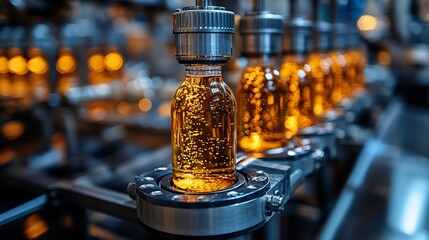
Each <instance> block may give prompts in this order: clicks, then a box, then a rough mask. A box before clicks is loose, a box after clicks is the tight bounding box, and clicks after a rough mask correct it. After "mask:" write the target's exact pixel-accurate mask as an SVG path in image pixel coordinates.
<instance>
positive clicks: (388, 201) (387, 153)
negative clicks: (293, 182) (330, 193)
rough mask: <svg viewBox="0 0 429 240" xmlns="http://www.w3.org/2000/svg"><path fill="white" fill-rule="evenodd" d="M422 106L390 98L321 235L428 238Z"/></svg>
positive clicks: (428, 162) (428, 182)
mask: <svg viewBox="0 0 429 240" xmlns="http://www.w3.org/2000/svg"><path fill="white" fill-rule="evenodd" d="M428 116H429V111H428V110H426V109H421V108H416V107H410V106H406V105H404V104H403V103H399V102H393V103H392V104H391V105H390V106H389V108H388V109H387V111H386V112H385V116H384V117H382V118H381V119H380V125H379V126H378V131H377V132H378V134H377V136H378V137H377V138H375V139H373V140H371V141H368V142H367V143H366V145H365V147H364V150H363V152H362V154H361V156H360V157H359V159H358V162H357V163H356V167H355V168H354V169H353V172H352V174H351V176H350V178H349V179H348V181H347V183H346V186H345V189H344V190H343V191H342V193H341V195H340V197H339V199H338V202H337V204H336V206H335V208H334V210H333V211H332V213H331V214H330V217H329V219H328V221H327V222H326V224H325V227H324V228H323V231H322V232H321V234H320V237H319V238H320V239H323V240H324V239H427V238H428V237H429V215H428V213H429V173H428V171H427V169H429V159H428V158H427V156H426V154H427V151H426V150H427V141H425V140H424V139H425V138H426V135H424V133H425V132H426V131H429V124H427V117H428Z"/></svg>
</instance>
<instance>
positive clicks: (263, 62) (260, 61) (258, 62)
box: [247, 56, 275, 66]
mask: <svg viewBox="0 0 429 240" xmlns="http://www.w3.org/2000/svg"><path fill="white" fill-rule="evenodd" d="M272 65H275V61H274V58H273V57H269V56H260V57H252V58H249V62H248V63H247V66H272Z"/></svg>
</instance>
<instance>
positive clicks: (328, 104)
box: [307, 53, 334, 115]
mask: <svg viewBox="0 0 429 240" xmlns="http://www.w3.org/2000/svg"><path fill="white" fill-rule="evenodd" d="M307 64H308V65H309V66H310V68H311V73H310V76H311V77H310V78H311V79H310V81H311V86H312V93H313V114H314V115H321V114H323V113H325V112H326V110H329V109H332V108H333V106H334V104H333V102H332V100H331V95H332V92H333V81H334V80H333V75H332V72H331V65H332V64H331V61H330V59H329V58H328V57H326V56H324V55H323V54H321V53H312V54H310V56H309V57H308V59H307Z"/></svg>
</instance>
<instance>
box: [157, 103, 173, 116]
mask: <svg viewBox="0 0 429 240" xmlns="http://www.w3.org/2000/svg"><path fill="white" fill-rule="evenodd" d="M170 111H171V101H164V102H163V103H161V105H160V106H159V107H158V114H159V116H161V117H170V114H171V113H170Z"/></svg>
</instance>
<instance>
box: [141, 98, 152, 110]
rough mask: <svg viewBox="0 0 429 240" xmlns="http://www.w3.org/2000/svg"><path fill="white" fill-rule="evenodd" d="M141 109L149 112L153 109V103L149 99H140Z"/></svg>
mask: <svg viewBox="0 0 429 240" xmlns="http://www.w3.org/2000/svg"><path fill="white" fill-rule="evenodd" d="M139 108H140V110H141V111H143V112H147V111H149V110H150V109H151V108H152V101H151V100H150V99H149V98H142V99H140V101H139Z"/></svg>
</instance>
